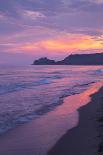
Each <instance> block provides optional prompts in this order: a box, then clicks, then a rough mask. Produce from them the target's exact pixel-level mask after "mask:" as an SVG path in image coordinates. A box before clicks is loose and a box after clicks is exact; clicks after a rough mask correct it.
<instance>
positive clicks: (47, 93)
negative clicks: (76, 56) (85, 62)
mask: <svg viewBox="0 0 103 155" xmlns="http://www.w3.org/2000/svg"><path fill="white" fill-rule="evenodd" d="M102 80H103V66H19V67H13V66H12V67H8V66H5V67H3V66H2V67H0V133H1V134H2V133H4V132H6V131H8V130H9V129H11V128H14V127H16V126H18V125H21V124H23V123H25V122H28V121H30V120H32V119H34V118H35V119H36V118H38V117H42V116H43V115H45V114H46V113H49V112H50V111H53V110H55V108H57V106H59V105H60V104H62V103H63V98H64V97H65V96H71V95H73V94H78V93H82V92H83V91H85V90H87V89H89V88H90V86H91V85H92V84H93V83H96V82H99V81H102Z"/></svg>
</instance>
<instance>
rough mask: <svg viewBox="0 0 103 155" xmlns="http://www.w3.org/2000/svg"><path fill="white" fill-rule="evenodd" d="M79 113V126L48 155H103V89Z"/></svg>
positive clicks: (67, 134) (63, 138) (68, 133)
mask: <svg viewBox="0 0 103 155" xmlns="http://www.w3.org/2000/svg"><path fill="white" fill-rule="evenodd" d="M90 97H91V101H90V102H89V104H87V105H86V106H83V107H81V108H80V109H79V110H78V111H79V124H78V126H77V127H75V128H73V129H71V130H69V131H68V132H67V133H66V134H65V135H64V136H63V137H62V138H61V139H60V140H59V141H58V142H57V143H56V145H55V146H54V147H53V148H52V149H51V150H50V151H49V153H48V155H69V154H70V155H75V154H77V155H97V154H103V105H102V104H103V87H102V88H100V90H99V91H98V92H96V93H94V94H93V95H91V96H90Z"/></svg>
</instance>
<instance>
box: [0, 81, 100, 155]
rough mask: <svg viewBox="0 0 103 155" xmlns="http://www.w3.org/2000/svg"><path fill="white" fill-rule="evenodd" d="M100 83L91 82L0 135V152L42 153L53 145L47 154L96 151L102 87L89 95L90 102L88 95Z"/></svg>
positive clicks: (74, 154) (14, 154)
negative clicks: (52, 107) (52, 106)
mask: <svg viewBox="0 0 103 155" xmlns="http://www.w3.org/2000/svg"><path fill="white" fill-rule="evenodd" d="M101 86H102V84H101V83H100V84H99V83H98V84H94V85H93V86H92V87H91V88H90V89H88V90H86V91H85V92H83V93H81V94H76V95H73V96H69V97H66V98H65V99H64V103H63V104H62V105H60V106H58V107H57V108H56V109H55V110H53V111H51V112H49V113H47V114H46V115H44V116H42V117H40V118H38V119H36V120H33V121H31V122H29V123H27V124H24V125H22V126H19V127H17V128H15V129H13V130H11V131H9V132H7V133H6V134H4V135H2V136H0V155H46V154H47V152H48V150H50V149H51V148H52V147H53V146H55V147H54V148H53V149H52V150H51V151H50V152H49V154H50V155H97V152H98V151H101V150H102V143H101V142H100V138H101V133H102V131H101V130H99V129H100V128H99V127H98V123H99V122H101V119H100V118H101V115H100V111H99V109H100V106H101V104H102V99H103V98H102V94H103V88H102V89H101V90H100V91H99V92H98V93H96V94H95V95H92V96H91V97H92V101H91V102H90V97H89V96H90V94H94V93H95V92H97V91H98V90H99V88H100V87H101ZM89 102H90V103H89ZM88 103H89V104H88ZM83 106H84V107H83ZM80 107H82V108H80ZM79 108H80V109H79ZM77 109H79V113H78V112H77ZM101 114H103V112H101ZM78 117H80V118H78ZM79 119H80V120H79ZM78 121H79V124H78ZM77 125H78V126H77ZM75 126H77V127H75ZM74 127H75V128H74ZM71 128H73V129H71ZM68 130H69V131H68ZM67 131H68V132H67ZM65 133H67V134H65ZM64 134H65V135H64ZM63 135H64V136H63ZM62 136H63V137H62ZM98 136H99V137H98ZM60 137H62V138H61V139H60ZM59 139H60V140H59ZM57 141H58V142H57ZM56 142H57V144H56V145H55V143H56Z"/></svg>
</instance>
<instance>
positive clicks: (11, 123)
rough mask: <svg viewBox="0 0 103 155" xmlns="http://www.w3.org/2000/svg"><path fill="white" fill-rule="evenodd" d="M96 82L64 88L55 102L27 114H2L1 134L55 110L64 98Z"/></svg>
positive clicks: (0, 121)
mask: <svg viewBox="0 0 103 155" xmlns="http://www.w3.org/2000/svg"><path fill="white" fill-rule="evenodd" d="M93 83H94V82H92V81H91V82H85V83H82V84H79V83H78V84H76V85H74V86H72V87H70V88H68V89H64V90H63V92H62V93H61V95H60V96H56V98H55V99H54V100H53V102H52V103H51V104H49V105H44V106H42V107H40V108H38V109H37V110H35V111H33V112H29V113H25V114H23V115H22V114H21V115H20V116H16V115H15V116H14V114H12V113H11V114H9V113H5V114H3V115H2V114H0V134H1V135H2V134H3V133H5V132H7V131H8V130H10V129H13V128H15V127H17V126H19V125H22V124H24V123H27V122H29V121H31V120H33V119H36V118H39V117H41V116H42V115H45V114H46V113H48V112H50V111H53V110H54V109H55V108H57V107H58V106H60V105H61V104H63V100H64V98H65V97H67V96H71V95H75V94H80V93H82V92H84V91H85V90H87V89H88V88H89V86H90V85H92V84H93Z"/></svg>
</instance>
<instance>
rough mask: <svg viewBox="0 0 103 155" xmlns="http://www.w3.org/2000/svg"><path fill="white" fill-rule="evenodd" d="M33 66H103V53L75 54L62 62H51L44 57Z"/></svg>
mask: <svg viewBox="0 0 103 155" xmlns="http://www.w3.org/2000/svg"><path fill="white" fill-rule="evenodd" d="M33 65H103V53H94V54H74V55H69V56H68V57H66V58H65V59H64V60H61V61H55V60H50V59H48V58H46V57H44V58H40V59H38V60H35V61H34V62H33Z"/></svg>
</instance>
